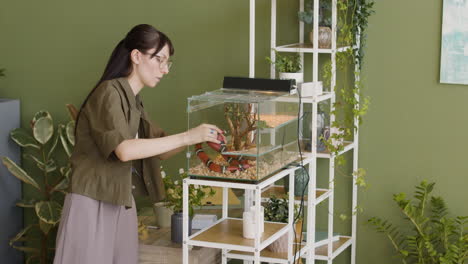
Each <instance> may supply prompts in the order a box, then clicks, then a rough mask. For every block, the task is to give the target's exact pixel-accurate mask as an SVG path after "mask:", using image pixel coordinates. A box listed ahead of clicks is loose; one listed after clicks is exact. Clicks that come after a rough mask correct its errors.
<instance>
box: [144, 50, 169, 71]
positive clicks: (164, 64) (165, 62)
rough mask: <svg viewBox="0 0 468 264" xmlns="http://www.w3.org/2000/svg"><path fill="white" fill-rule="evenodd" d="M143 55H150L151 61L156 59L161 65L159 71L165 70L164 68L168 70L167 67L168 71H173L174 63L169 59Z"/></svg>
mask: <svg viewBox="0 0 468 264" xmlns="http://www.w3.org/2000/svg"><path fill="white" fill-rule="evenodd" d="M143 54H145V55H149V56H150V58H151V59H152V58H153V57H154V58H156V60H157V61H158V63H159V69H161V70H164V68H166V67H167V69H168V70H169V69H171V66H172V61H170V60H169V59H167V58H165V57H161V56H158V55H154V54H151V53H143Z"/></svg>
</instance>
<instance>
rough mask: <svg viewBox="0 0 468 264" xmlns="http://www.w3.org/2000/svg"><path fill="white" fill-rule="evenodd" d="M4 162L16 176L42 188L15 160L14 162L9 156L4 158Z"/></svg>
mask: <svg viewBox="0 0 468 264" xmlns="http://www.w3.org/2000/svg"><path fill="white" fill-rule="evenodd" d="M2 162H3V164H4V165H5V166H6V167H7V169H8V170H9V171H10V172H11V174H13V175H14V176H15V177H16V178H18V179H20V180H21V181H23V182H25V183H27V184H31V185H32V186H34V187H36V188H37V189H38V190H41V188H40V187H39V184H37V182H36V181H35V180H34V179H33V178H31V176H29V175H28V174H27V173H26V172H25V171H24V170H23V169H22V168H21V167H19V166H18V165H17V164H16V163H15V162H13V161H12V160H11V159H10V158H8V157H3V158H2Z"/></svg>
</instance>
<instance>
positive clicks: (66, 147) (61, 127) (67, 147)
mask: <svg viewBox="0 0 468 264" xmlns="http://www.w3.org/2000/svg"><path fill="white" fill-rule="evenodd" d="M64 130H65V126H64V125H59V133H60V141H61V142H62V146H63V149H64V150H65V152H66V153H67V155H68V157H71V154H72V149H71V148H70V145H68V141H67V138H66V136H65V132H64Z"/></svg>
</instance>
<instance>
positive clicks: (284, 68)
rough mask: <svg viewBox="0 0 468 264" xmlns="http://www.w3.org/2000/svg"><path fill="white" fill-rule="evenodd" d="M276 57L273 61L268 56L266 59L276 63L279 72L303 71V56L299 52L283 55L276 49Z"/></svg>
mask: <svg viewBox="0 0 468 264" xmlns="http://www.w3.org/2000/svg"><path fill="white" fill-rule="evenodd" d="M275 54H276V59H275V61H273V60H272V59H271V58H270V57H267V58H266V60H267V61H268V62H269V63H270V64H272V65H275V69H276V71H278V72H290V73H296V72H301V70H302V64H301V56H300V55H299V54H297V53H295V54H292V55H281V54H279V53H278V52H277V51H275Z"/></svg>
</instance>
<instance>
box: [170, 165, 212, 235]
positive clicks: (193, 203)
mask: <svg viewBox="0 0 468 264" xmlns="http://www.w3.org/2000/svg"><path fill="white" fill-rule="evenodd" d="M187 177H188V175H187V173H186V172H184V169H182V168H180V169H179V177H177V178H176V177H169V176H166V177H164V178H163V182H164V187H165V189H166V200H165V202H166V203H165V206H166V207H168V208H170V209H172V211H173V214H172V216H171V240H172V242H174V243H179V244H180V243H182V219H183V215H182V194H183V188H182V187H183V184H182V183H183V180H184V179H185V178H187ZM214 194H215V191H214V190H213V189H212V188H211V187H206V188H200V186H197V185H190V186H189V197H188V198H189V234H191V233H192V217H193V212H194V207H200V206H202V200H203V199H204V198H205V197H211V196H213V195H214Z"/></svg>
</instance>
